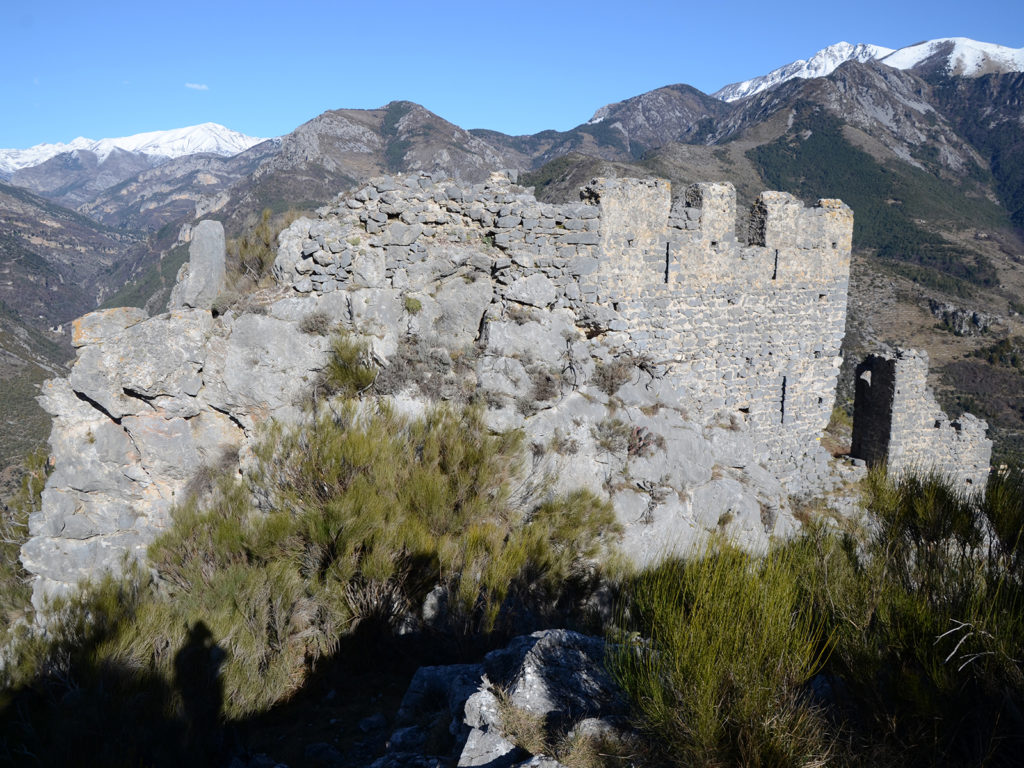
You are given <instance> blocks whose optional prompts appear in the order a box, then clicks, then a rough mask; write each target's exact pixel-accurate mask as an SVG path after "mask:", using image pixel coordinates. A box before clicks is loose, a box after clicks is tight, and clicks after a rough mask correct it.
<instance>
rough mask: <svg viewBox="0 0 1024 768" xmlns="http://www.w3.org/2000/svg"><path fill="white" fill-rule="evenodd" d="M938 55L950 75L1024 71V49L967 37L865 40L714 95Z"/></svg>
mask: <svg viewBox="0 0 1024 768" xmlns="http://www.w3.org/2000/svg"><path fill="white" fill-rule="evenodd" d="M935 56H941V57H944V58H945V59H946V73H947V74H950V75H961V76H963V77H977V76H979V75H985V74H988V73H990V72H1024V48H1007V47H1006V46H1003V45H995V44H994V43H979V42H978V41H976V40H970V39H968V38H966V37H944V38H940V39H937V40H927V41H925V42H923V43H915V44H914V45H908V46H906V47H904V48H900V49H898V50H893V49H892V48H883V47H882V46H880V45H868V44H865V43H861V44H858V45H851V44H850V43H836V44H835V45H830V46H829V47H828V48H823V49H822V50H820V51H818V52H817V53H816V54H814V55H813V56H812V57H811V58H809V59H807V60H806V61H804V60H802V59H801V60H799V61H794V62H793V63H792V64H787V65H786V66H784V67H779V68H778V69H775V70H772V71H771V72H769V73H768V74H767V75H762V76H761V77H755V78H752V79H750V80H744V81H743V82H742V83H733V84H731V85H727V86H725V87H724V88H722V89H721V90H719V91H716V92H715V93H713V94H711V95H712V96H714V97H715V98H717V99H721V100H722V101H736V100H737V99H742V98H744V97H746V96H751V95H753V94H755V93H760V92H761V91H764V90H767V89H769V88H773V87H775V86H776V85H779V84H780V83H784V82H786V81H787V80H792V79H794V78H798V77H799V78H811V77H825V76H826V75H829V74H831V73H832V72H833V71H834V70H835V68H836V67H838V66H839V65H840V64H843V63H845V62H847V61H854V60H855V61H872V60H877V61H879V62H881V63H882V64H885V65H887V66H890V67H893V68H894V69H912V68H914V67H916V66H918V65H919V64H922V63H924V62H925V61H927V60H928V59H930V58H932V57H935Z"/></svg>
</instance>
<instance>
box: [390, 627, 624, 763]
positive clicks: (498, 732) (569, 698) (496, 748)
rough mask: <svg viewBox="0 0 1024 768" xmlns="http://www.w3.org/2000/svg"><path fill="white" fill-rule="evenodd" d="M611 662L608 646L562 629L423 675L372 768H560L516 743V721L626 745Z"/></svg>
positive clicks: (527, 637)
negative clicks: (428, 766)
mask: <svg viewBox="0 0 1024 768" xmlns="http://www.w3.org/2000/svg"><path fill="white" fill-rule="evenodd" d="M604 656H605V641H604V640H603V639H602V638H599V637H589V636H587V635H581V634H579V633H577V632H571V631H568V630H564V629H555V630H544V631H541V632H534V633H533V634H532V635H524V636H522V637H517V638H515V639H514V640H512V641H511V642H510V643H509V644H508V646H506V647H505V648H502V649H500V650H497V651H492V652H491V653H489V654H487V656H485V657H484V660H483V661H482V662H481V663H479V664H455V665H451V666H445V667H421V668H420V669H419V670H418V671H417V672H416V674H415V676H414V677H413V679H412V682H411V683H410V684H409V688H408V690H407V691H406V694H405V697H404V698H403V699H402V704H401V707H400V708H399V710H398V713H397V715H396V716H395V729H394V731H393V732H392V734H391V738H390V739H389V741H388V751H387V753H386V754H385V755H384V756H383V757H381V758H380V759H378V760H376V761H375V762H374V763H373V768H391V766H402V765H418V764H421V763H418V762H415V761H417V760H418V761H423V762H425V761H428V760H431V759H433V760H435V761H436V762H435V763H434V764H436V765H441V766H459V767H460V768H462V767H463V766H466V767H468V766H493V767H494V768H499V767H501V768H513V767H514V766H527V765H550V766H556V765H559V763H557V761H556V760H554V759H553V758H552V757H551V756H545V755H533V756H531V755H530V754H529V753H528V752H526V751H525V750H524V749H521V748H520V747H518V746H517V745H516V744H515V743H514V741H513V739H514V738H515V736H514V733H513V730H514V729H513V728H512V727H510V726H511V723H509V722H507V721H508V720H509V719H510V718H512V717H515V718H518V719H520V720H523V719H528V720H529V721H532V722H533V723H534V724H535V727H536V728H538V729H543V730H544V731H546V732H553V733H561V734H581V735H582V734H589V735H593V736H595V737H600V738H607V739H613V738H623V736H624V732H623V731H622V730H620V729H621V727H622V725H623V720H624V716H625V714H626V705H625V700H624V698H623V697H622V695H621V693H620V691H619V689H618V687H617V686H616V685H615V683H614V682H613V681H612V679H611V677H610V675H609V674H608V672H607V671H606V670H605V666H604ZM438 733H443V734H445V738H441V739H438V738H437V734H438ZM537 760H546V761H547V762H543V763H539V762H536V761H537Z"/></svg>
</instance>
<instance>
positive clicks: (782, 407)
mask: <svg viewBox="0 0 1024 768" xmlns="http://www.w3.org/2000/svg"><path fill="white" fill-rule="evenodd" d="M779 423H780V424H785V423H786V377H785V376H783V377H782V396H781V397H780V398H779Z"/></svg>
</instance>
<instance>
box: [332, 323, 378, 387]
mask: <svg viewBox="0 0 1024 768" xmlns="http://www.w3.org/2000/svg"><path fill="white" fill-rule="evenodd" d="M376 379H377V368H376V367H375V366H374V365H373V362H372V360H371V358H370V348H369V345H368V344H367V343H366V342H365V341H363V340H362V339H358V338H355V337H353V336H352V335H351V334H349V333H346V332H344V331H339V332H338V333H337V334H336V335H335V336H334V339H333V341H332V343H331V356H330V358H329V359H328V361H327V365H326V367H325V368H324V370H323V373H322V375H321V377H320V382H319V386H318V387H317V389H318V390H319V391H320V393H322V394H326V395H337V396H339V397H342V398H350V397H355V396H357V395H360V394H362V393H363V392H365V391H366V390H368V389H369V388H370V387H371V386H373V382H374V381H375V380H376Z"/></svg>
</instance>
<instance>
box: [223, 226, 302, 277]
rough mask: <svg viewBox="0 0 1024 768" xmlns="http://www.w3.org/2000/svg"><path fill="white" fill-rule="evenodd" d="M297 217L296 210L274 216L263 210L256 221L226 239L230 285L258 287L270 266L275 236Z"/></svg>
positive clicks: (273, 252)
mask: <svg viewBox="0 0 1024 768" xmlns="http://www.w3.org/2000/svg"><path fill="white" fill-rule="evenodd" d="M299 215H300V214H299V212H298V211H295V210H288V211H285V212H284V213H280V214H278V215H276V216H275V215H273V211H272V210H271V209H270V208H264V209H263V212H262V213H261V214H260V216H259V219H257V220H256V221H254V222H251V223H250V224H249V225H248V229H247V230H246V231H244V232H243V233H242V234H241V235H240V236H239V237H236V238H232V239H231V240H229V241H228V243H227V251H228V257H229V259H228V270H229V272H230V274H231V277H232V280H231V282H233V283H238V282H239V281H242V282H248V283H249V284H251V285H257V286H258V285H259V284H260V282H261V281H262V280H263V278H264V277H266V276H268V275H269V274H270V270H271V268H272V267H273V266H274V260H275V259H276V258H277V236H278V234H279V233H280V232H281V230H283V229H284V228H285V227H287V226H289V225H290V224H291V223H292V222H293V221H295V219H297V218H298V217H299Z"/></svg>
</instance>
